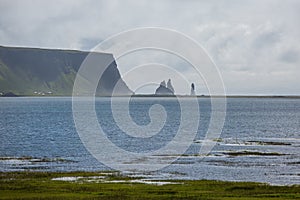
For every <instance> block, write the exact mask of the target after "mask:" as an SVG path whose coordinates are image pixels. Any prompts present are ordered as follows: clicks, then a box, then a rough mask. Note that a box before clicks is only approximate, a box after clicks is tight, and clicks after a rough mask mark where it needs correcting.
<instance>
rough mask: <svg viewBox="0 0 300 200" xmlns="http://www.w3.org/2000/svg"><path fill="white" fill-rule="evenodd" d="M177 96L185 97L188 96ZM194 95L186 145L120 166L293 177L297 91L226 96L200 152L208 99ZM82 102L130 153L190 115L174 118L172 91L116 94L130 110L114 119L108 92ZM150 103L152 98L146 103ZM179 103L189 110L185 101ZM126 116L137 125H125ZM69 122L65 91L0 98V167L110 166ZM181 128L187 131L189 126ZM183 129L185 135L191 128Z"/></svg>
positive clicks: (214, 175) (158, 175)
mask: <svg viewBox="0 0 300 200" xmlns="http://www.w3.org/2000/svg"><path fill="white" fill-rule="evenodd" d="M183 101H187V105H189V103H188V101H190V99H189V98H187V99H185V100H183ZM197 102H198V103H199V110H200V112H199V113H200V119H199V120H198V121H197V122H198V123H199V127H196V130H197V131H196V132H195V137H193V138H189V139H190V140H189V141H191V142H190V144H189V147H188V148H187V150H186V151H184V152H178V153H177V152H173V153H170V154H162V155H159V156H158V159H157V161H155V160H154V163H153V164H155V162H160V161H162V160H164V159H165V160H167V159H168V158H170V157H175V158H176V159H175V160H174V161H172V163H170V164H168V165H166V166H165V167H163V168H162V169H160V170H157V171H151V172H149V171H146V170H145V171H143V170H139V169H138V168H137V169H136V171H134V170H132V171H124V172H123V173H127V174H137V175H142V176H147V177H150V178H154V179H208V180H227V181H254V182H263V183H270V184H275V185H291V184H300V167H299V166H300V151H299V150H300V99H297V98H227V99H226V113H225V114H226V115H225V122H224V126H223V129H222V132H221V133H220V137H218V138H214V139H212V141H211V142H212V144H213V145H214V146H213V148H212V149H211V151H210V152H209V153H208V154H205V155H200V154H199V149H200V148H201V145H202V144H203V142H204V139H205V135H206V134H207V131H208V129H209V124H210V120H211V111H212V107H211V105H212V104H211V99H210V98H198V99H197ZM90 103H92V104H94V105H95V111H96V115H97V120H98V123H99V124H98V125H99V126H100V127H101V128H102V130H103V132H104V133H106V134H107V135H106V137H107V139H108V140H109V141H111V142H112V143H113V144H114V145H115V147H116V148H120V149H122V150H123V151H125V152H132V153H135V154H139V153H151V152H154V151H157V150H160V149H161V148H164V147H165V146H166V145H168V144H169V143H170V141H172V140H173V139H174V138H175V137H176V135H177V134H178V130H179V129H180V126H181V123H183V124H189V122H192V121H193V120H194V118H193V116H192V115H191V118H185V119H183V118H182V115H181V105H180V103H179V102H178V101H177V99H176V98H163V97H161V98H155V97H151V98H146V97H143V98H142V97H139V98H138V97H133V98H132V99H131V101H130V102H129V104H127V103H126V101H125V100H124V99H123V98H115V100H114V103H115V104H116V106H115V110H117V113H121V114H122V113H123V112H124V113H126V112H127V110H128V111H129V113H128V114H129V116H130V118H129V119H128V118H126V119H125V118H124V121H123V122H122V120H123V118H122V116H120V115H118V116H117V117H118V120H119V122H120V123H121V124H118V123H116V121H115V119H114V117H116V116H113V113H112V109H111V99H110V98H96V100H95V103H94V102H90ZM153 105H155V106H157V105H160V106H159V107H156V108H155V109H152V108H153ZM161 108H163V109H164V112H161V110H160V109H161ZM83 109H84V108H83ZM184 109H187V112H191V113H192V112H193V111H195V108H194V107H193V106H191V107H189V106H187V107H185V108H184ZM189 109H190V110H189ZM151 116H152V117H154V118H153V119H152V118H151ZM126 120H127V121H126ZM128 120H129V121H128ZM151 120H154V125H153V124H151V123H152V121H151ZM132 123H133V124H135V126H138V127H140V129H136V128H135V126H133V127H132V126H131V124H132ZM155 123H158V125H157V126H156V125H155ZM127 125H128V127H126V126H127ZM147 125H148V126H147ZM152 125H153V126H152ZM193 126H194V125H193ZM143 127H144V128H143ZM145 127H146V128H147V127H148V128H147V130H145ZM149 127H150V128H149ZM77 129H78V127H77ZM77 129H76V126H75V123H74V119H73V110H72V98H71V97H18V98H10V97H5V98H0V141H1V146H0V171H26V170H30V171H100V170H113V168H112V166H108V165H107V164H105V162H104V163H103V162H101V159H100V160H97V159H96V157H97V156H95V155H92V154H91V151H89V149H88V148H86V144H84V143H83V140H82V135H80V134H78V132H77ZM124 129H126V131H124ZM84 130H86V129H84ZM136 130H139V132H138V133H137V134H141V135H142V134H143V132H144V131H145V132H149V134H150V135H146V136H144V137H137V136H136V135H135V136H134V135H130V134H127V133H129V132H131V131H132V132H134V131H136ZM143 130H144V131H143ZM152 130H153V131H152ZM183 130H187V131H188V130H189V127H187V129H183ZM151 131H152V132H151ZM96 132H97V131H96ZM95 134H98V133H95ZM186 134H187V137H189V136H190V135H192V134H190V133H188V132H187V133H186ZM98 142H99V146H98V148H99V149H100V150H101V152H100V154H101V155H102V156H103V155H104V156H105V158H107V159H111V160H113V159H115V157H114V154H111V151H110V150H109V149H106V144H105V143H101V141H98ZM179 145H180V144H179ZM115 162H118V161H117V160H116V161H115ZM136 162H137V164H139V162H138V161H136ZM141 162H142V161H141ZM127 164H132V163H127ZM136 166H139V165H136ZM139 167H140V166H139Z"/></svg>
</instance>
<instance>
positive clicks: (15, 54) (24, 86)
mask: <svg viewBox="0 0 300 200" xmlns="http://www.w3.org/2000/svg"><path fill="white" fill-rule="evenodd" d="M88 53H89V52H83V51H71V50H55V49H36V48H17V47H1V46H0V93H3V94H4V93H7V92H13V93H14V94H17V95H50V94H51V95H71V94H72V90H73V83H74V80H75V77H76V73H77V71H78V69H79V67H80V65H81V64H82V62H83V61H84V59H85V58H86V56H87V55H88ZM96 54H97V57H98V56H99V60H102V59H103V60H107V59H111V60H113V58H112V57H113V55H111V54H104V53H96ZM99 67H103V66H101V63H99ZM118 80H120V83H121V84H120V85H118V86H119V87H118V89H117V91H116V94H117V95H128V94H132V91H131V90H130V89H129V88H128V87H127V85H126V84H125V82H124V81H123V80H122V79H121V76H120V73H119V71H118V68H117V65H116V62H113V63H111V64H110V65H109V67H108V68H107V69H106V70H105V71H104V73H103V76H102V77H101V79H100V81H99V84H98V89H97V92H96V95H98V96H110V95H111V94H112V91H113V88H114V86H115V85H116V83H117V82H118Z"/></svg>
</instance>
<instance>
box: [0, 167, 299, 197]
mask: <svg viewBox="0 0 300 200" xmlns="http://www.w3.org/2000/svg"><path fill="white" fill-rule="evenodd" d="M0 177H1V178H0V183H1V184H0V188H1V189H0V199H19V198H22V199H36V198H38V199H61V198H64V199H79V198H80V199H94V198H101V199H199V198H201V199H228V198H234V199H250V198H259V199H270V198H272V199H294V198H299V197H300V193H299V191H300V185H291V186H276V185H269V184H265V183H255V182H231V181H216V180H148V179H146V178H143V177H130V176H124V175H122V174H120V173H118V172H111V171H100V172H34V171H24V172H0Z"/></svg>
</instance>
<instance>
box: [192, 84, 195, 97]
mask: <svg viewBox="0 0 300 200" xmlns="http://www.w3.org/2000/svg"><path fill="white" fill-rule="evenodd" d="M195 95H196V92H195V84H194V83H192V84H191V96H195Z"/></svg>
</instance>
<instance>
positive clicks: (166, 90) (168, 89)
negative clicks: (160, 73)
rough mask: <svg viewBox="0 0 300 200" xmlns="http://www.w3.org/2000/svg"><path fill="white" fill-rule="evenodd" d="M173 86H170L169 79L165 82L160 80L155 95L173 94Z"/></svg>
mask: <svg viewBox="0 0 300 200" xmlns="http://www.w3.org/2000/svg"><path fill="white" fill-rule="evenodd" d="M174 92H175V90H174V87H173V86H172V83H171V79H169V80H168V83H167V84H166V82H165V81H162V82H161V83H160V85H159V87H158V88H157V89H156V91H155V95H174Z"/></svg>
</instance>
